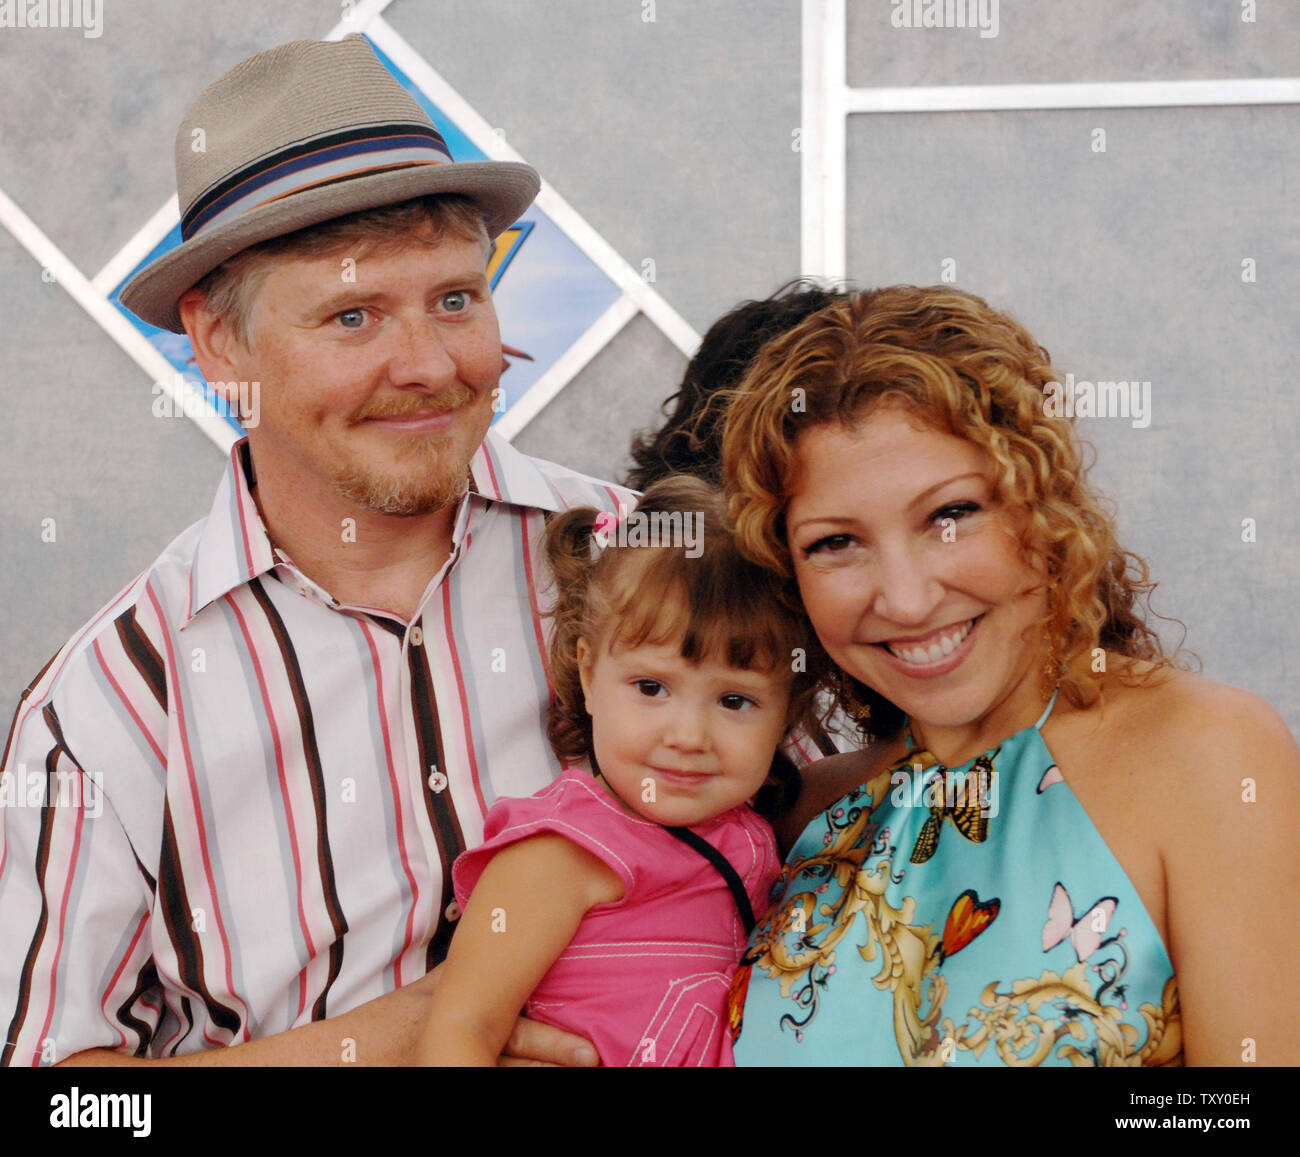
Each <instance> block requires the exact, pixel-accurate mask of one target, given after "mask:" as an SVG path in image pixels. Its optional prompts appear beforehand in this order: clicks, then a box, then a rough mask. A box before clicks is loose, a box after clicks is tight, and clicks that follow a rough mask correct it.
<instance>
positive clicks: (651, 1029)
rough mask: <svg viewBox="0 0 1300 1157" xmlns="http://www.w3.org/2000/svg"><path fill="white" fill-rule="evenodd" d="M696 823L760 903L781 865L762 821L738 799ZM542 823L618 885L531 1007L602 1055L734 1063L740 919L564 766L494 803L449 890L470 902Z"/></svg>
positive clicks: (683, 856) (669, 846) (697, 867)
mask: <svg viewBox="0 0 1300 1157" xmlns="http://www.w3.org/2000/svg"><path fill="white" fill-rule="evenodd" d="M691 830H692V831H693V832H695V833H696V834H697V835H700V836H702V837H703V838H704V839H706V840H708V841H709V843H711V844H712V845H713V846H714V847H715V848H717V849H718V851H720V852H721V853H722V854H723V855H724V856H726V858H727V859H728V860H729V861H730V862H731V866H732V867H733V868H734V869H735V870H736V873H737V875H739V876H740V878H741V880H742V881H743V882H744V884H745V890H746V891H747V892H748V894H749V899H750V903H751V904H752V905H753V907H754V911H755V913H756V914H758V915H760V916H761V915H762V913H763V912H764V911H765V910H766V908H767V904H768V898H769V897H768V893H769V891H770V890H771V887H772V885H773V883H774V882H775V880H776V878H777V876H778V875H779V874H780V862H779V861H778V859H777V854H776V841H775V839H774V838H773V836H772V829H771V828H770V827H769V826H768V824H767V822H766V821H765V820H763V819H761V818H760V817H759V816H758V815H757V814H756V813H755V812H754V811H753V810H752V809H751V808H749V807H740V808H735V809H733V810H732V811H729V812H727V813H726V814H724V815H721V816H715V817H714V818H713V819H711V820H706V821H705V822H704V823H702V824H696V825H695V826H694V827H693V828H692V829H691ZM543 832H554V833H557V834H559V835H562V836H565V837H567V838H568V839H570V840H572V841H573V842H574V843H575V844H577V845H579V846H580V847H583V848H585V849H587V851H589V852H591V853H592V854H593V855H594V856H597V857H598V858H599V859H600V860H601V861H602V862H604V863H605V864H607V865H608V866H609V867H610V869H611V870H613V871H614V872H615V873H617V875H618V877H619V878H620V879H621V880H622V881H623V886H624V889H625V893H624V896H623V899H621V900H620V901H618V902H617V903H615V904H598V905H597V906H596V907H594V908H592V909H591V910H590V911H589V912H588V913H587V915H586V917H585V918H584V919H583V921H582V923H581V924H580V925H579V926H578V931H577V934H576V935H575V936H574V938H573V940H572V941H571V942H570V943H569V946H568V947H567V948H566V949H565V950H564V951H563V952H562V953H561V954H560V956H559V959H557V960H556V962H555V963H554V964H553V965H552V966H551V970H550V971H549V972H548V973H547V974H546V975H545V976H544V977H542V980H541V982H540V983H539V984H538V986H537V988H536V990H535V991H534V992H533V995H532V997H531V998H530V999H529V1001H528V1004H527V1005H526V1006H525V1010H524V1011H525V1013H526V1014H527V1015H528V1017H530V1018H531V1019H533V1020H539V1021H542V1022H543V1023H545V1024H551V1025H555V1026H556V1027H557V1028H562V1029H565V1030H566V1031H568V1032H573V1033H577V1034H578V1035H579V1036H584V1037H586V1038H587V1039H588V1040H589V1041H591V1042H592V1044H594V1045H595V1046H596V1051H597V1052H599V1053H600V1059H601V1062H602V1063H603V1064H606V1065H634V1066H641V1065H656V1066H663V1065H730V1064H732V1057H731V1033H730V1031H729V1029H728V1025H727V1011H726V1009H727V991H728V988H729V986H730V984H731V980H732V977H733V975H734V974H735V971H736V965H737V963H738V961H739V960H740V954H741V952H742V951H744V948H745V929H744V926H743V924H742V922H741V918H740V915H739V913H738V912H737V910H736V901H735V899H734V898H733V897H732V895H731V892H730V891H729V890H728V888H727V884H726V882H725V881H724V880H723V878H722V875H721V873H720V872H718V870H717V869H716V868H715V867H714V866H713V865H712V864H710V863H709V862H708V861H707V860H706V859H705V858H704V857H703V856H702V855H700V853H699V852H697V851H695V850H694V849H693V848H690V847H688V846H687V845H685V844H683V843H682V842H681V841H679V840H678V839H676V838H675V837H673V836H672V835H670V834H669V833H668V832H667V831H665V830H664V829H663V828H662V827H660V826H659V825H658V824H655V823H651V822H650V821H649V820H643V819H641V818H640V817H638V816H633V815H629V814H628V813H627V812H625V811H624V810H623V809H622V808H621V807H619V805H618V804H617V803H616V802H615V801H614V800H613V799H611V798H610V797H609V795H608V794H607V793H606V792H605V791H604V789H603V788H602V787H601V786H600V784H598V783H597V782H596V781H595V780H594V779H593V778H592V777H591V776H590V775H589V774H588V773H587V772H584V771H578V770H575V769H573V768H568V769H567V770H565V771H564V773H563V774H562V775H561V776H560V778H559V779H557V780H556V781H555V782H554V783H552V784H551V785H550V786H549V787H546V788H543V789H542V790H541V791H539V792H538V793H537V794H536V795H534V796H531V797H529V798H528V799H502V800H500V801H498V802H497V803H496V804H495V805H494V806H493V808H492V810H491V811H490V812H488V816H487V823H486V827H485V831H484V837H485V839H484V843H482V844H481V845H480V846H479V847H477V848H474V849H472V850H471V851H468V852H466V853H465V854H464V855H462V856H461V857H460V858H459V859H458V860H457V861H456V864H455V866H454V868H453V869H452V882H453V884H454V885H455V889H456V900H457V902H458V903H459V904H460V905H461V906H462V907H464V906H465V903H466V901H467V900H468V898H469V894H470V892H471V891H472V890H473V888H474V885H475V884H476V883H477V882H478V879H479V876H481V875H482V873H483V869H484V868H485V867H486V866H487V863H488V861H489V860H490V859H491V858H492V856H493V854H494V853H496V852H498V851H500V849H502V848H503V847H506V846H507V845H508V844H512V843H515V842H516V841H518V840H522V839H527V838H528V837H529V836H535V835H539V834H541V833H543Z"/></svg>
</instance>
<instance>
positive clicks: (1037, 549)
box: [723, 285, 1173, 736]
mask: <svg viewBox="0 0 1300 1157" xmlns="http://www.w3.org/2000/svg"><path fill="white" fill-rule="evenodd" d="M1056 380H1057V375H1056V372H1055V371H1054V370H1053V368H1052V364H1051V358H1050V356H1049V355H1048V353H1047V351H1046V350H1045V349H1043V348H1042V347H1041V346H1039V345H1038V344H1037V342H1035V341H1034V339H1033V338H1032V337H1031V336H1030V335H1029V334H1028V333H1027V332H1026V331H1025V329H1024V328H1023V327H1022V326H1020V325H1019V324H1018V323H1017V322H1016V321H1014V320H1013V319H1012V318H1011V317H1009V316H1008V315H1007V314H1005V313H1001V312H999V311H998V310H995V309H993V308H992V307H991V306H989V305H988V304H987V303H986V302H985V301H983V300H982V299H981V298H978V297H975V296H973V295H971V294H969V293H964V292H962V291H961V290H958V289H954V288H952V287H950V286H936V287H932V288H928V289H921V288H917V287H915V286H911V285H899V286H891V287H889V288H886V289H875V290H867V291H863V292H859V293H855V294H853V295H851V296H850V298H849V299H848V300H847V301H845V302H843V303H840V304H836V305H832V306H830V307H828V308H826V309H824V310H822V311H821V312H820V313H818V314H816V315H814V316H813V317H811V318H809V319H808V320H807V321H805V322H804V323H803V324H802V325H800V326H798V327H797V328H795V329H793V330H791V331H790V332H789V333H787V334H786V335H784V336H783V337H781V338H778V339H777V340H776V341H774V342H772V343H771V344H770V345H768V346H767V347H765V348H764V350H763V352H762V353H761V354H760V355H759V357H758V358H757V360H756V361H755V362H754V363H753V365H752V366H751V367H750V370H749V372H748V373H747V374H746V376H745V378H744V379H743V380H742V381H741V382H740V384H739V385H738V386H737V387H736V390H735V392H734V396H733V398H732V399H731V401H730V405H729V409H728V413H727V428H726V432H725V436H724V440H723V460H724V474H725V479H726V487H727V494H728V497H729V502H730V513H731V515H732V517H733V519H734V521H735V525H736V535H737V540H738V542H739V544H740V547H741V549H742V550H743V551H744V552H745V554H746V555H748V556H749V557H750V558H752V559H753V560H754V561H755V562H757V563H759V564H760V565H762V566H764V567H767V568H768V569H770V570H772V571H774V572H776V573H777V574H780V575H783V576H785V577H786V579H787V581H788V582H789V583H790V584H791V586H793V580H792V578H791V577H790V576H791V575H792V573H793V568H792V565H791V559H790V553H789V549H788V546H787V543H786V536H785V508H786V504H787V502H788V500H789V498H790V488H791V486H792V484H793V480H794V474H795V469H796V465H797V460H796V442H797V440H798V437H799V435H800V434H801V433H802V432H804V431H805V430H809V429H811V428H813V427H815V426H822V425H826V424H829V423H837V424H840V425H842V426H844V427H846V428H851V427H853V426H856V425H858V424H859V423H861V422H863V421H864V420H866V419H867V417H868V416H869V414H870V413H871V412H872V410H873V409H874V408H875V407H876V406H878V405H880V404H881V403H882V402H886V401H888V402H889V403H891V404H901V405H903V406H905V407H907V408H908V409H909V410H910V411H911V412H912V413H913V414H914V415H915V416H916V417H917V418H919V419H920V420H921V421H923V422H924V423H925V424H926V425H928V426H931V427H933V428H934V429H937V430H939V431H942V432H944V433H948V434H952V435H954V436H956V437H958V438H962V439H964V440H966V441H968V442H971V443H974V444H975V445H976V446H978V447H980V448H981V449H982V450H983V451H984V452H985V453H986V454H987V455H988V458H989V461H990V462H991V463H992V465H993V475H994V477H993V485H994V495H995V499H996V500H997V501H999V502H1001V503H1003V504H1005V505H1006V506H1007V507H1008V508H1011V509H1015V510H1019V511H1022V512H1023V514H1024V516H1025V517H1024V529H1023V531H1022V532H1021V539H1020V544H1021V549H1022V551H1023V553H1024V556H1025V558H1026V560H1027V561H1030V562H1037V563H1038V564H1039V565H1041V567H1042V569H1043V571H1044V573H1045V575H1046V583H1047V593H1048V597H1047V604H1048V611H1047V614H1046V616H1045V618H1044V619H1043V620H1042V621H1041V626H1042V628H1043V631H1044V633H1045V636H1046V638H1047V640H1048V644H1049V647H1048V659H1047V664H1048V666H1049V668H1050V667H1053V666H1054V667H1055V670H1054V671H1052V676H1053V681H1054V682H1056V683H1057V685H1058V686H1059V687H1060V689H1061V691H1062V693H1063V694H1065V695H1066V696H1067V697H1068V698H1069V699H1070V701H1071V702H1073V703H1075V704H1076V705H1078V706H1087V705H1089V704H1091V703H1092V702H1094V701H1095V700H1096V697H1097V695H1098V693H1099V691H1100V680H1099V679H1097V678H1096V677H1095V675H1094V674H1093V673H1092V671H1091V670H1084V669H1076V667H1078V668H1083V667H1084V665H1083V664H1078V665H1075V664H1072V663H1071V660H1073V659H1075V658H1076V657H1078V656H1079V655H1081V654H1083V653H1085V652H1087V651H1091V650H1092V649H1093V648H1096V647H1101V648H1104V649H1105V650H1107V651H1112V652H1115V653H1117V654H1120V655H1125V656H1130V657H1133V658H1136V659H1141V660H1146V661H1147V662H1149V663H1151V664H1153V665H1154V666H1155V667H1157V668H1158V667H1167V666H1172V665H1173V660H1172V659H1171V658H1170V657H1169V656H1167V655H1166V654H1165V652H1164V650H1163V648H1162V646H1161V642H1160V639H1159V638H1158V636H1157V635H1156V633H1155V631H1154V630H1153V629H1152V628H1151V627H1150V626H1148V623H1147V615H1148V614H1150V613H1151V612H1150V611H1149V609H1148V610H1147V612H1146V613H1144V612H1143V610H1142V606H1141V604H1142V603H1143V602H1146V600H1147V599H1148V597H1149V595H1150V592H1151V591H1152V590H1153V589H1154V587H1155V583H1153V582H1152V581H1150V578H1149V571H1148V567H1147V564H1146V562H1145V561H1144V560H1143V559H1141V558H1139V557H1138V556H1137V555H1135V554H1132V553H1130V552H1129V551H1126V550H1123V549H1121V548H1120V546H1119V545H1118V543H1117V541H1116V536H1115V524H1114V519H1113V516H1112V515H1111V513H1110V512H1109V511H1108V510H1107V509H1106V508H1105V507H1104V506H1103V504H1102V502H1101V500H1100V499H1099V497H1098V496H1097V495H1096V494H1095V493H1094V491H1093V490H1092V488H1091V487H1090V485H1089V484H1088V482H1087V480H1086V474H1087V469H1088V466H1087V464H1086V463H1085V462H1084V455H1083V444H1082V443H1081V442H1080V441H1079V439H1078V437H1077V436H1076V434H1075V431H1074V428H1073V425H1072V419H1071V418H1068V417H1065V416H1057V415H1055V414H1053V413H1050V412H1049V410H1050V409H1051V407H1049V406H1048V405H1047V404H1046V401H1047V397H1048V385H1049V383H1054V382H1056ZM1156 617H1161V618H1163V616H1156ZM838 681H839V683H840V684H841V685H840V687H839V692H840V698H841V700H842V701H845V705H846V706H848V707H849V709H850V711H851V710H852V700H853V698H855V697H856V698H857V699H858V700H859V701H860V702H861V703H862V704H864V705H865V706H866V707H868V708H870V717H869V720H868V722H867V723H866V724H865V725H864V730H866V731H867V732H868V734H871V735H876V736H884V735H888V734H892V733H893V732H894V731H895V730H897V727H898V725H899V723H900V722H901V714H900V713H899V711H898V709H897V708H896V707H894V706H893V705H892V704H889V703H887V702H886V701H885V700H883V699H882V698H881V697H880V696H879V695H877V694H876V693H875V692H874V691H871V690H870V689H869V688H866V687H864V686H863V685H862V684H861V683H858V682H857V681H856V680H853V679H850V678H849V677H848V676H847V675H845V674H844V673H841V674H840V676H839V680H838Z"/></svg>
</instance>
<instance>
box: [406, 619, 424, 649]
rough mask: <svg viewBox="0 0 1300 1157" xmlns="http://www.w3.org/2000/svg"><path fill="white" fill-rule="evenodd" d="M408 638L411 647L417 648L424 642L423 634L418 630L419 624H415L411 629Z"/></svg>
mask: <svg viewBox="0 0 1300 1157" xmlns="http://www.w3.org/2000/svg"><path fill="white" fill-rule="evenodd" d="M409 638H410V640H411V646H412V647H418V646H419V645H420V644H421V643H423V642H424V632H423V631H422V630H420V624H419V623H416V624H415V626H413V627H412V628H411V633H410V635H409Z"/></svg>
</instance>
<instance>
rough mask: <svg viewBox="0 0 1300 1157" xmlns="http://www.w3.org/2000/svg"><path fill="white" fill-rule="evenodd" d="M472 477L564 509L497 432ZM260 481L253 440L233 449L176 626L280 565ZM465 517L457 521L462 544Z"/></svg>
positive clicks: (530, 501)
mask: <svg viewBox="0 0 1300 1157" xmlns="http://www.w3.org/2000/svg"><path fill="white" fill-rule="evenodd" d="M470 477H471V480H472V487H471V489H472V490H473V492H474V493H475V494H477V495H478V496H479V497H481V498H483V499H486V500H488V501H491V502H505V503H509V504H511V505H513V506H528V507H533V508H535V509H538V510H547V511H556V512H558V511H561V510H563V509H564V508H565V503H564V501H563V499H561V498H560V496H559V494H558V493H557V492H556V490H555V488H554V487H553V486H552V485H551V484H550V482H549V481H548V480H547V478H546V476H545V474H543V473H542V471H541V469H540V468H539V466H538V463H537V462H536V461H535V460H534V459H532V458H530V457H528V455H526V454H523V453H521V452H520V451H518V450H516V449H515V448H514V447H513V446H511V445H510V443H509V442H507V441H506V440H505V438H503V437H501V435H499V434H497V433H496V432H495V431H493V430H489V431H488V433H487V437H485V438H484V439H483V443H482V445H480V446H479V448H478V450H476V451H475V453H474V457H473V458H472V459H471V460H470ZM256 478H257V476H256V473H255V472H254V470H253V457H252V453H251V452H250V450H249V446H248V439H247V438H246V437H245V438H241V439H240V440H239V441H238V442H236V443H235V444H234V445H233V446H232V447H231V448H230V461H229V462H228V463H227V464H226V471H225V473H224V474H223V475H222V478H221V484H220V486H218V487H217V496H216V498H215V499H214V500H213V503H212V510H211V512H210V513H209V514H208V517H207V521H206V522H205V523H204V526H203V530H202V531H201V532H200V534H199V541H198V545H197V547H196V548H195V551H194V564H193V566H192V568H191V570H190V599H189V606H188V607H187V608H186V610H185V612H184V614H183V615H182V617H181V619H180V621H179V622H178V623H177V624H176V626H177V628H178V629H179V628H182V627H184V626H185V625H186V624H188V623H189V622H190V620H191V619H193V618H194V616H195V615H197V614H198V613H199V612H200V611H201V610H203V608H204V607H206V606H207V605H208V604H209V603H212V602H214V601H215V600H217V599H219V598H221V597H222V596H223V595H226V594H229V593H230V591H232V590H234V589H235V588H236V587H238V586H242V585H243V584H244V583H247V582H251V581H252V580H253V579H255V578H257V577H258V576H259V575H261V574H264V573H266V572H267V571H269V570H272V569H273V568H275V567H276V566H277V565H280V563H279V560H278V559H277V558H276V556H275V547H274V546H273V545H272V543H271V538H270V535H268V534H267V531H266V526H265V524H264V523H263V522H262V515H261V513H260V512H259V511H258V509H257V503H256V502H255V501H254V499H253V487H254V486H255V485H256ZM465 513H466V512H465V511H462V512H461V517H460V518H458V519H457V534H456V538H457V540H459V538H460V534H461V531H462V530H463V526H464V515H465Z"/></svg>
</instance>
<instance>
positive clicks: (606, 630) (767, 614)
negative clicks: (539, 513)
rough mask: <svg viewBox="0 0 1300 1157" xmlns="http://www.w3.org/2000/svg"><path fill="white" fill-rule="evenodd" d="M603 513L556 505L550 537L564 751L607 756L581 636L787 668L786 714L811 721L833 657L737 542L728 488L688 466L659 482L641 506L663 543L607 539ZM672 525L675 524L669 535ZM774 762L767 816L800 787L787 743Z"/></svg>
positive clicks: (553, 721)
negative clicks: (597, 729) (595, 720)
mask: <svg viewBox="0 0 1300 1157" xmlns="http://www.w3.org/2000/svg"><path fill="white" fill-rule="evenodd" d="M599 513H600V512H598V511H596V510H595V509H593V508H591V507H579V508H576V509H573V510H568V511H566V512H564V513H562V514H558V515H556V516H555V517H554V518H552V519H551V521H550V523H549V525H548V526H547V530H546V536H545V539H544V549H545V552H546V557H547V561H548V562H549V564H550V568H551V573H552V574H553V575H554V581H555V602H554V606H553V608H552V610H551V612H550V613H551V616H552V619H553V631H552V635H551V643H550V668H551V681H552V684H553V688H554V689H553V693H552V698H551V711H550V719H549V723H548V726H547V738H548V739H549V740H550V743H551V747H552V748H553V749H554V751H555V754H556V756H557V757H558V758H559V759H560V760H561V761H562V762H573V761H576V760H588V761H590V763H591V766H592V767H598V766H599V765H598V764H597V762H596V758H595V757H596V753H595V750H594V747H593V742H592V722H591V716H590V715H589V714H588V713H587V708H586V701H585V697H584V695H583V690H582V679H581V676H580V674H579V665H578V640H579V639H586V640H587V641H588V643H589V644H590V645H591V646H592V647H593V648H595V649H596V650H597V651H613V650H615V649H621V648H626V647H639V646H643V645H650V646H661V645H667V646H677V647H679V648H680V652H681V656H682V658H683V659H685V660H686V661H687V662H699V661H701V660H703V659H710V658H712V659H715V660H716V661H718V662H722V663H725V664H726V665H728V666H731V667H737V668H740V669H742V670H761V671H783V670H786V669H789V670H790V671H791V675H792V681H791V688H790V706H789V713H788V716H787V722H788V725H789V726H792V727H793V726H803V727H805V728H810V727H811V726H812V725H813V724H814V723H815V722H817V721H818V720H819V718H820V715H821V705H820V704H819V702H818V700H817V696H816V692H817V689H818V686H819V684H820V683H821V682H822V681H823V680H824V679H825V677H826V675H827V673H828V671H829V669H830V662H829V660H828V659H827V658H826V656H825V652H824V651H823V650H822V649H821V645H820V644H819V643H818V642H817V636H816V635H815V634H814V633H813V630H812V626H811V624H810V623H809V622H808V619H807V617H806V616H805V615H804V614H803V612H802V610H797V609H792V608H791V607H790V606H788V605H787V603H786V601H785V600H784V599H783V597H782V593H781V583H780V582H779V581H778V580H777V579H776V578H775V577H774V576H773V575H772V574H771V573H770V572H769V571H767V570H764V569H763V568H762V567H759V566H756V565H754V563H752V562H750V561H749V560H748V559H746V558H745V557H744V556H743V555H742V554H741V553H740V551H739V549H738V548H737V545H736V541H735V538H734V537H733V535H732V533H731V531H730V529H729V527H728V525H727V521H726V506H725V504H724V502H723V499H722V494H721V492H720V491H718V490H717V489H715V488H714V487H712V486H710V485H709V484H708V483H706V482H704V481H702V480H700V479H698V478H691V477H687V476H685V475H678V476H675V477H671V478H666V479H664V480H662V481H660V482H656V483H654V484H653V485H652V486H651V487H650V488H649V489H648V490H647V491H646V493H645V495H644V496H643V497H642V499H641V501H640V502H639V503H638V504H637V507H636V511H635V514H634V516H633V517H634V518H637V517H638V516H644V517H643V518H640V519H639V522H638V525H639V526H640V527H642V528H648V527H658V528H659V530H658V531H656V534H657V535H658V540H659V542H660V543H661V545H657V546H656V545H645V546H643V545H638V544H635V541H636V540H635V537H634V535H632V534H628V535H627V536H626V537H627V544H621V543H620V536H619V535H617V534H615V535H614V536H613V537H612V538H610V539H609V540H608V543H607V545H605V546H604V547H603V548H600V547H598V546H597V543H596V539H595V526H596V520H597V517H598V516H599ZM688 518H689V519H690V521H689V522H688V521H687V519H688ZM670 529H674V530H675V531H676V532H677V533H676V534H675V535H674V536H671V537H670V536H669V534H668V533H667V532H668V531H669V530H670ZM606 533H608V531H607V529H606ZM665 538H668V544H667V545H662V543H663V540H664V539H665ZM688 538H689V539H690V541H688ZM772 772H773V775H774V776H775V781H774V782H771V783H770V784H769V787H768V788H766V789H764V791H762V792H760V793H759V799H758V809H759V811H760V812H762V813H763V814H766V815H768V816H769V817H770V816H773V815H776V814H778V813H779V812H780V811H783V810H785V809H786V808H788V807H789V806H790V805H791V804H792V803H793V801H794V798H795V797H796V796H797V794H798V790H799V780H798V775H797V773H796V772H795V771H794V768H793V766H792V765H791V764H790V763H789V761H788V760H787V759H785V757H784V756H781V755H780V753H778V754H777V758H776V759H774V761H773V768H772Z"/></svg>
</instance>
